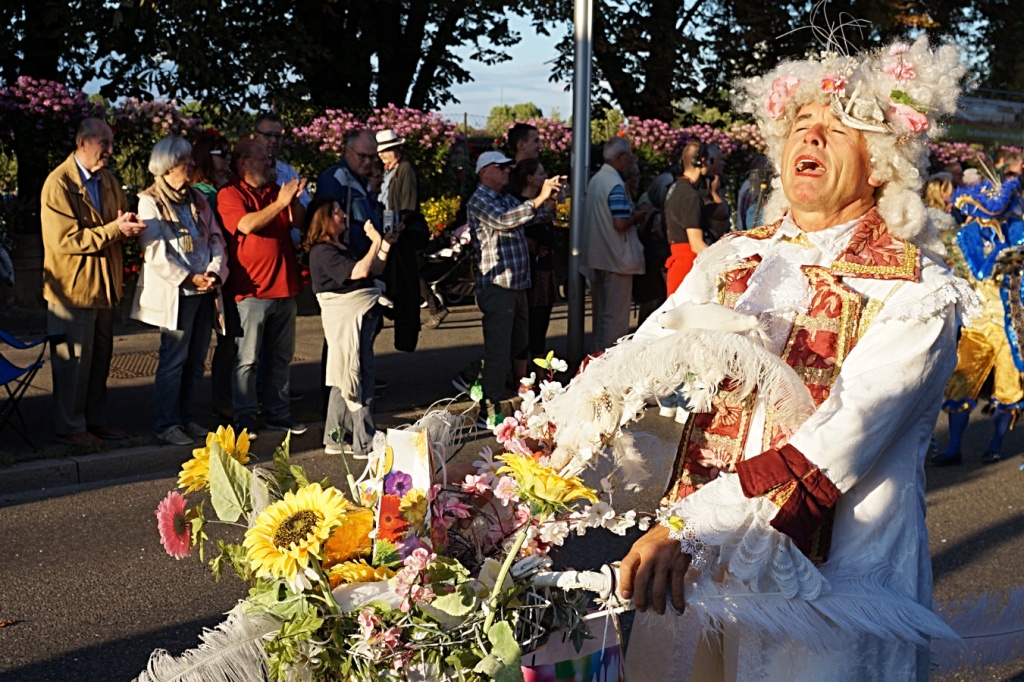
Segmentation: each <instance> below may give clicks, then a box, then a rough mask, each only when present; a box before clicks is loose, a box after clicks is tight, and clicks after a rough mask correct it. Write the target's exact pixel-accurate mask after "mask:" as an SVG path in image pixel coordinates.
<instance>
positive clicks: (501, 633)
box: [473, 621, 523, 682]
mask: <svg viewBox="0 0 1024 682" xmlns="http://www.w3.org/2000/svg"><path fill="white" fill-rule="evenodd" d="M487 639H488V641H490V643H491V652H490V653H489V654H487V657H486V658H484V659H483V660H482V661H480V662H479V663H477V664H476V667H475V668H473V672H475V673H483V674H484V675H487V676H488V677H490V678H491V679H492V680H496V682H523V670H522V668H520V667H519V666H520V663H521V659H522V652H521V651H520V650H519V644H517V643H516V636H515V634H513V632H512V628H511V627H510V626H509V624H508V623H506V622H505V621H502V622H500V623H495V624H494V625H492V626H491V629H490V630H488V631H487Z"/></svg>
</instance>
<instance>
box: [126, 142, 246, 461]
mask: <svg viewBox="0 0 1024 682" xmlns="http://www.w3.org/2000/svg"><path fill="white" fill-rule="evenodd" d="M191 151H192V147H191V145H190V144H189V143H188V142H187V141H186V140H184V139H182V138H180V137H174V136H171V137H166V138H164V139H162V140H160V141H159V142H157V143H156V145H155V146H154V147H153V151H152V153H151V154H150V157H149V171H150V173H152V174H153V177H154V178H155V181H154V182H153V184H152V185H151V186H150V187H148V188H146V189H145V190H143V191H142V192H140V193H139V211H138V213H139V218H141V219H142V220H143V221H145V223H146V225H147V226H148V229H147V230H145V231H144V233H143V235H142V236H141V237H140V240H141V245H142V250H143V256H144V264H143V266H142V272H141V274H140V275H139V283H138V287H137V289H136V292H135V301H134V304H133V306H132V317H133V318H135V319H137V320H141V321H142V322H146V323H147V324H152V325H154V326H157V327H160V361H159V365H158V366H157V370H156V380H155V383H154V386H153V389H154V390H153V413H154V414H153V426H154V429H155V431H156V435H157V438H158V439H160V440H161V441H164V442H165V443H171V444H173V445H191V444H192V443H193V440H192V439H193V438H202V437H204V436H205V435H206V432H207V430H208V429H206V428H203V427H202V426H200V425H199V424H196V423H195V422H194V421H192V399H193V395H194V393H195V389H196V387H197V386H198V385H199V382H200V380H201V379H202V376H203V364H204V362H205V360H206V351H207V349H208V348H209V346H210V331H211V329H212V328H213V325H214V319H215V317H218V316H219V315H218V312H217V311H219V310H221V309H222V303H223V299H222V298H221V293H220V289H221V285H223V284H224V280H225V279H227V276H228V267H227V256H226V254H225V248H224V246H225V243H224V235H223V234H222V233H221V229H220V226H219V225H218V224H217V220H216V218H215V217H214V214H213V212H212V211H211V210H210V205H209V204H208V203H207V201H206V199H205V198H204V197H203V195H202V193H200V192H199V191H198V190H196V189H194V188H192V187H191V186H190V185H189V183H188V179H189V177H190V176H191V174H192V170H193V168H194V166H195V162H194V161H193V160H192V156H191ZM218 327H219V329H218V331H220V332H221V333H223V324H222V323H218Z"/></svg>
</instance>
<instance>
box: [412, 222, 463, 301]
mask: <svg viewBox="0 0 1024 682" xmlns="http://www.w3.org/2000/svg"><path fill="white" fill-rule="evenodd" d="M420 272H421V274H422V275H423V278H424V279H425V280H426V281H427V283H428V284H429V285H430V288H431V290H433V292H434V295H435V296H437V297H438V298H439V299H441V300H442V301H443V302H444V304H445V305H449V306H452V305H461V304H463V303H469V302H470V301H471V300H472V298H473V294H474V291H475V288H476V280H475V278H474V276H473V249H472V248H471V247H470V235H469V225H463V226H461V227H458V228H456V229H454V230H452V232H451V234H450V235H449V237H448V245H447V246H444V247H443V248H441V249H439V250H437V251H435V252H433V253H427V254H424V256H423V266H422V268H421V269H420Z"/></svg>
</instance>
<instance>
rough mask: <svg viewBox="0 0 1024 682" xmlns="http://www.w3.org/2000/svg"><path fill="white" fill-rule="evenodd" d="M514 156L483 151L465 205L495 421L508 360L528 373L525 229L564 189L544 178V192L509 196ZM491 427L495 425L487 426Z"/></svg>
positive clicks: (486, 387)
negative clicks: (473, 189)
mask: <svg viewBox="0 0 1024 682" xmlns="http://www.w3.org/2000/svg"><path fill="white" fill-rule="evenodd" d="M511 167H512V159H510V158H508V157H507V156H505V155H504V154H502V153H501V152H484V153H483V154H481V155H480V158H479V160H478V161H477V163H476V173H477V177H478V178H479V179H480V184H479V185H477V188H476V192H474V193H473V196H472V197H470V200H469V204H468V205H467V208H466V214H467V217H468V219H469V228H470V233H471V236H472V244H473V261H474V265H475V270H476V301H477V305H478V306H479V307H480V310H481V312H483V314H484V318H483V329H484V358H483V361H484V367H483V376H482V382H481V383H482V384H483V393H484V401H483V409H484V410H485V411H486V412H483V411H482V412H481V416H482V417H483V416H484V414H486V417H487V420H488V421H489V422H494V421H495V420H496V419H497V417H498V415H497V405H498V403H499V401H500V400H501V398H502V397H503V394H504V392H505V378H506V376H507V375H508V369H509V361H511V362H512V365H513V369H514V371H515V375H516V378H517V379H518V378H521V377H523V376H525V375H526V362H527V355H528V351H529V323H528V320H527V303H526V290H527V289H528V288H529V287H530V251H529V249H528V248H527V246H526V234H525V231H524V227H525V226H526V224H527V223H529V222H530V221H531V220H532V219H533V217H534V214H535V213H536V211H537V209H538V208H540V207H541V206H542V205H543V203H544V202H545V201H547V200H548V199H549V198H550V197H551V196H552V195H553V194H555V193H557V192H558V190H559V189H560V188H561V182H560V180H561V179H560V178H557V177H555V178H548V179H547V180H545V181H544V186H543V188H541V191H540V194H538V195H537V196H536V197H535V198H534V199H532V200H528V201H521V200H520V199H518V198H516V197H514V196H512V195H510V194H507V193H506V192H505V188H506V187H507V186H508V177H509V172H510V170H511ZM488 425H492V424H488Z"/></svg>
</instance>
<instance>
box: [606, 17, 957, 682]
mask: <svg viewBox="0 0 1024 682" xmlns="http://www.w3.org/2000/svg"><path fill="white" fill-rule="evenodd" d="M963 73H964V69H963V67H962V66H961V65H960V63H959V60H958V55H957V53H956V50H955V49H954V48H953V47H951V46H943V47H939V48H937V49H935V50H932V49H930V48H929V45H928V41H927V38H924V37H922V38H921V39H919V40H918V41H916V42H915V43H914V44H913V45H906V44H901V43H897V44H894V45H891V46H889V47H887V48H885V49H882V50H877V51H874V52H871V53H862V54H857V55H854V56H847V55H845V54H838V53H836V52H825V53H822V57H821V58H820V59H813V60H807V61H798V62H794V61H788V62H784V63H782V64H781V65H780V66H778V67H777V68H776V69H775V70H774V71H773V72H772V73H770V74H769V75H767V76H765V77H763V78H757V79H752V80H750V81H748V82H745V83H743V84H742V87H741V94H740V100H741V101H740V106H741V107H743V108H744V109H745V110H746V111H748V112H749V113H751V114H753V115H755V116H756V117H757V118H758V120H759V123H760V125H761V129H762V132H763V133H764V136H765V139H766V141H767V143H768V153H769V156H770V157H771V159H772V162H773V163H774V165H775V167H776V169H777V171H778V177H779V178H780V180H781V191H779V190H780V187H779V186H778V183H777V184H776V187H775V191H774V193H773V196H772V198H771V200H770V201H769V206H768V210H767V212H766V214H767V216H768V217H769V220H774V222H772V223H770V224H768V225H765V226H763V227H758V228H755V229H753V230H750V231H748V232H743V233H734V234H732V235H730V236H729V237H727V238H726V239H724V240H723V241H721V242H719V243H717V244H715V245H713V246H712V247H710V248H708V249H707V250H706V251H705V252H704V253H703V254H701V256H700V257H699V258H698V260H697V262H696V264H695V267H694V270H693V271H692V272H691V274H690V275H689V276H688V277H687V278H686V280H685V281H684V282H683V284H682V286H681V287H680V288H679V290H678V291H677V292H676V293H675V294H674V295H673V296H672V297H671V298H670V299H669V300H668V301H667V302H666V304H665V305H664V306H662V308H661V309H660V311H659V312H657V313H655V314H653V315H652V316H651V317H650V319H649V320H648V321H647V322H646V323H645V324H644V325H643V326H642V327H641V328H640V330H639V331H638V332H637V334H636V336H635V338H634V340H633V341H629V342H626V343H634V344H638V345H637V346H636V347H637V348H641V345H639V344H643V343H645V342H647V341H650V340H651V339H652V338H661V337H664V336H666V335H669V334H672V333H675V332H676V331H677V330H679V329H683V328H691V329H692V328H694V327H697V328H708V329H712V328H717V329H725V330H737V329H750V330H753V331H754V332H757V333H756V334H751V336H752V337H753V336H757V338H758V339H760V340H759V341H758V343H763V344H764V346H765V348H766V349H767V350H768V351H770V352H771V353H773V354H774V355H775V356H776V357H779V358H781V359H782V360H783V361H784V362H785V363H786V364H787V365H788V366H789V367H791V368H792V369H793V370H794V371H795V372H796V376H798V377H799V379H800V381H801V382H802V383H803V384H804V385H805V386H806V387H807V390H808V392H809V395H810V399H811V401H812V402H813V411H812V412H811V413H810V414H809V416H805V417H803V418H800V419H798V420H796V421H789V422H785V421H783V419H782V418H781V417H780V413H779V411H777V410H776V409H775V405H774V404H771V403H769V401H767V400H766V399H765V395H767V394H768V393H769V391H767V390H765V391H761V392H755V393H753V394H750V395H747V396H739V395H738V394H737V393H736V391H735V390H733V389H734V388H735V387H736V384H735V383H730V382H729V381H728V380H726V381H724V382H721V383H718V384H717V387H712V393H713V397H711V399H710V400H709V403H708V404H709V406H710V409H708V410H706V411H703V412H701V411H698V410H699V408H698V410H695V411H694V414H693V415H692V416H691V418H690V420H689V423H688V424H687V425H686V428H685V429H684V431H683V436H682V440H681V442H680V445H679V449H678V454H677V456H676V461H675V464H674V465H673V467H672V473H671V480H670V482H669V487H668V490H667V492H666V495H665V498H664V500H663V502H662V505H663V506H662V509H661V511H660V519H661V524H659V525H658V526H655V527H654V528H653V529H652V530H651V531H649V533H648V534H647V535H645V536H644V537H643V538H641V539H640V540H639V541H637V543H636V544H635V545H634V546H633V548H632V550H631V551H630V553H629V554H628V555H627V557H626V558H625V559H624V560H623V562H622V567H621V578H622V580H621V584H620V592H621V594H622V596H624V597H632V598H633V600H634V602H635V604H636V607H637V609H638V610H639V611H648V610H653V611H655V612H657V613H658V614H664V612H665V608H666V601H667V600H668V601H670V602H671V604H672V605H673V606H674V608H675V610H676V611H679V612H683V611H684V609H685V612H684V613H683V615H682V616H678V615H677V614H675V613H672V612H671V611H670V612H669V615H667V616H661V617H659V616H655V615H654V614H650V615H646V616H642V617H639V618H638V619H637V624H636V625H635V627H634V630H633V633H632V636H631V640H630V643H629V651H628V652H629V659H630V661H629V668H630V670H629V676H630V679H631V680H640V681H645V680H668V679H672V680H691V681H693V682H698V681H699V682H715V681H718V680H721V681H729V682H733V681H737V682H746V681H751V680H759V681H784V682H822V681H824V680H844V681H847V682H849V681H851V680H852V681H858V680H878V681H884V682H899V681H902V680H918V681H923V680H926V679H927V677H928V650H927V641H928V638H929V637H931V636H943V635H946V636H949V635H952V633H951V631H949V630H948V629H946V628H945V626H944V625H943V624H942V623H941V621H939V620H938V618H937V617H935V616H934V615H933V614H931V612H930V607H931V587H932V585H931V564H930V559H929V555H928V533H927V528H926V526H925V521H924V518H925V496H924V493H925V476H924V469H923V462H924V458H925V455H926V453H927V451H928V445H929V440H930V436H931V433H932V430H933V427H934V425H935V421H936V417H937V414H938V411H939V407H940V405H941V404H942V397H943V389H944V387H945V384H946V380H947V379H948V378H949V376H950V374H951V373H952V371H953V368H954V366H955V365H956V325H957V317H958V314H959V311H958V306H960V305H961V304H962V305H964V306H970V307H973V306H974V301H973V299H972V298H971V294H970V293H969V292H967V291H965V288H964V287H963V286H962V285H961V284H959V283H958V280H957V279H956V278H955V277H953V276H952V275H951V274H950V273H949V272H948V271H947V270H946V269H945V267H944V266H943V265H941V262H942V261H941V259H940V258H936V257H935V256H934V253H935V251H934V242H933V240H932V238H931V236H930V233H929V232H928V231H927V230H926V229H925V209H924V205H923V203H922V201H921V199H920V195H919V189H920V186H921V182H922V178H923V177H924V176H923V175H922V173H921V171H922V170H923V168H924V164H925V161H926V154H927V147H926V145H927V140H928V139H929V137H931V136H933V135H935V134H936V133H937V128H938V126H937V120H936V117H938V116H942V115H948V114H950V113H952V112H953V111H954V110H955V108H956V98H957V96H958V94H959V86H958V81H959V79H960V78H961V77H962V75H963ZM772 216H775V217H776V218H772ZM968 314H969V312H968ZM723 333H724V332H723ZM613 351H614V349H613ZM712 352H713V351H712ZM588 371H589V370H588ZM787 371H788V370H787ZM698 378H699V377H698ZM733 378H739V377H733ZM715 388H717V392H715V390H714V389H715ZM766 403H768V404H766ZM666 633H670V634H668V635H666ZM666 636H670V637H671V638H672V641H671V643H670V644H668V643H666V641H665V637H666ZM666 651H668V652H671V655H668V656H666ZM662 666H666V667H662Z"/></svg>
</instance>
